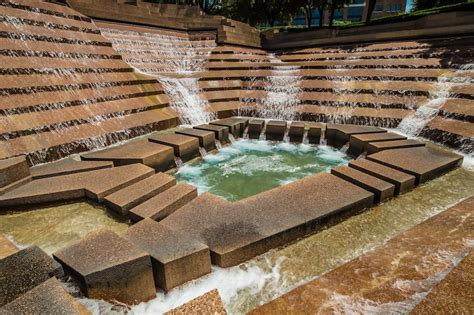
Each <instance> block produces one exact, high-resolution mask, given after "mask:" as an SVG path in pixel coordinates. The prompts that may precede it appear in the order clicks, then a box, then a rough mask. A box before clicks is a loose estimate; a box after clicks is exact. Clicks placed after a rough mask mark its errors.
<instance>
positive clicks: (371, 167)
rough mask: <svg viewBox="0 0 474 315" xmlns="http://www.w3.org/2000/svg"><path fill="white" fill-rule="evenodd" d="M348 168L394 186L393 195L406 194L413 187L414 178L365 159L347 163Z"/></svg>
mask: <svg viewBox="0 0 474 315" xmlns="http://www.w3.org/2000/svg"><path fill="white" fill-rule="evenodd" d="M349 167H352V168H355V169H356V170H359V171H361V172H364V173H367V174H369V175H371V176H374V177H377V178H379V179H381V180H384V181H386V182H389V183H391V184H394V185H395V195H399V194H403V193H406V192H408V191H410V190H412V189H413V188H414V187H415V176H413V175H410V174H407V173H404V172H401V171H398V170H396V169H394V168H391V167H388V166H385V165H382V164H380V163H376V162H373V161H370V160H367V159H358V160H354V161H351V162H349Z"/></svg>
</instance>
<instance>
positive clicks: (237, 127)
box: [209, 118, 243, 138]
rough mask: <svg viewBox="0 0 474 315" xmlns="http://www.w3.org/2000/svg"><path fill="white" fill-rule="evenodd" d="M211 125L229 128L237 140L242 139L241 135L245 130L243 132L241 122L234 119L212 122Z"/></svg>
mask: <svg viewBox="0 0 474 315" xmlns="http://www.w3.org/2000/svg"><path fill="white" fill-rule="evenodd" d="M209 124H211V125H217V126H224V127H227V128H229V133H230V134H232V135H233V136H234V137H235V138H238V137H240V135H241V133H243V130H241V122H240V121H239V120H236V119H234V118H224V119H219V120H215V121H211V122H210V123H209Z"/></svg>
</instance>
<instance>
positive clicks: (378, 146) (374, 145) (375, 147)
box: [366, 139, 425, 154]
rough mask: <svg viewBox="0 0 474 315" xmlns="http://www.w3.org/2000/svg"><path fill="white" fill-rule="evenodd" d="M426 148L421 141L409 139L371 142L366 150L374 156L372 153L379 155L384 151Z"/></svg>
mask: <svg viewBox="0 0 474 315" xmlns="http://www.w3.org/2000/svg"><path fill="white" fill-rule="evenodd" d="M424 146H425V144H424V143H423V142H421V141H418V140H413V139H408V140H394V141H376V142H369V143H368V144H367V145H366V148H367V153H368V154H372V153H377V152H380V151H383V150H393V149H404V148H415V147H424Z"/></svg>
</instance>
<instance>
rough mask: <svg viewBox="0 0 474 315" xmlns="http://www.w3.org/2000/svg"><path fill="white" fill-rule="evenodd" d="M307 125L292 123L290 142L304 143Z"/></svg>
mask: <svg viewBox="0 0 474 315" xmlns="http://www.w3.org/2000/svg"><path fill="white" fill-rule="evenodd" d="M305 126H306V124H305V123H304V122H302V121H292V122H291V125H290V130H289V131H288V137H289V138H290V142H297V143H302V142H303V136H304V133H305Z"/></svg>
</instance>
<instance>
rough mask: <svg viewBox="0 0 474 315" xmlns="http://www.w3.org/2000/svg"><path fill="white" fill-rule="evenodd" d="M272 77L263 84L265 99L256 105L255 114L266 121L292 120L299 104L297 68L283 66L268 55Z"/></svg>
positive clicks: (276, 59) (299, 92) (299, 90)
mask: <svg viewBox="0 0 474 315" xmlns="http://www.w3.org/2000/svg"><path fill="white" fill-rule="evenodd" d="M268 58H269V60H270V62H271V63H272V64H275V65H274V66H273V67H272V75H271V76H270V77H268V78H267V82H266V83H267V84H265V87H264V88H265V91H266V92H267V95H266V97H265V98H264V99H263V100H261V101H260V102H258V103H257V113H258V115H259V116H260V117H265V118H267V119H279V120H294V119H295V113H296V112H295V110H296V107H297V106H298V105H299V104H300V103H301V96H300V94H301V88H300V81H301V76H299V72H300V67H299V66H284V65H282V64H283V61H281V60H280V59H278V58H276V57H275V55H274V54H269V55H268Z"/></svg>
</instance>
